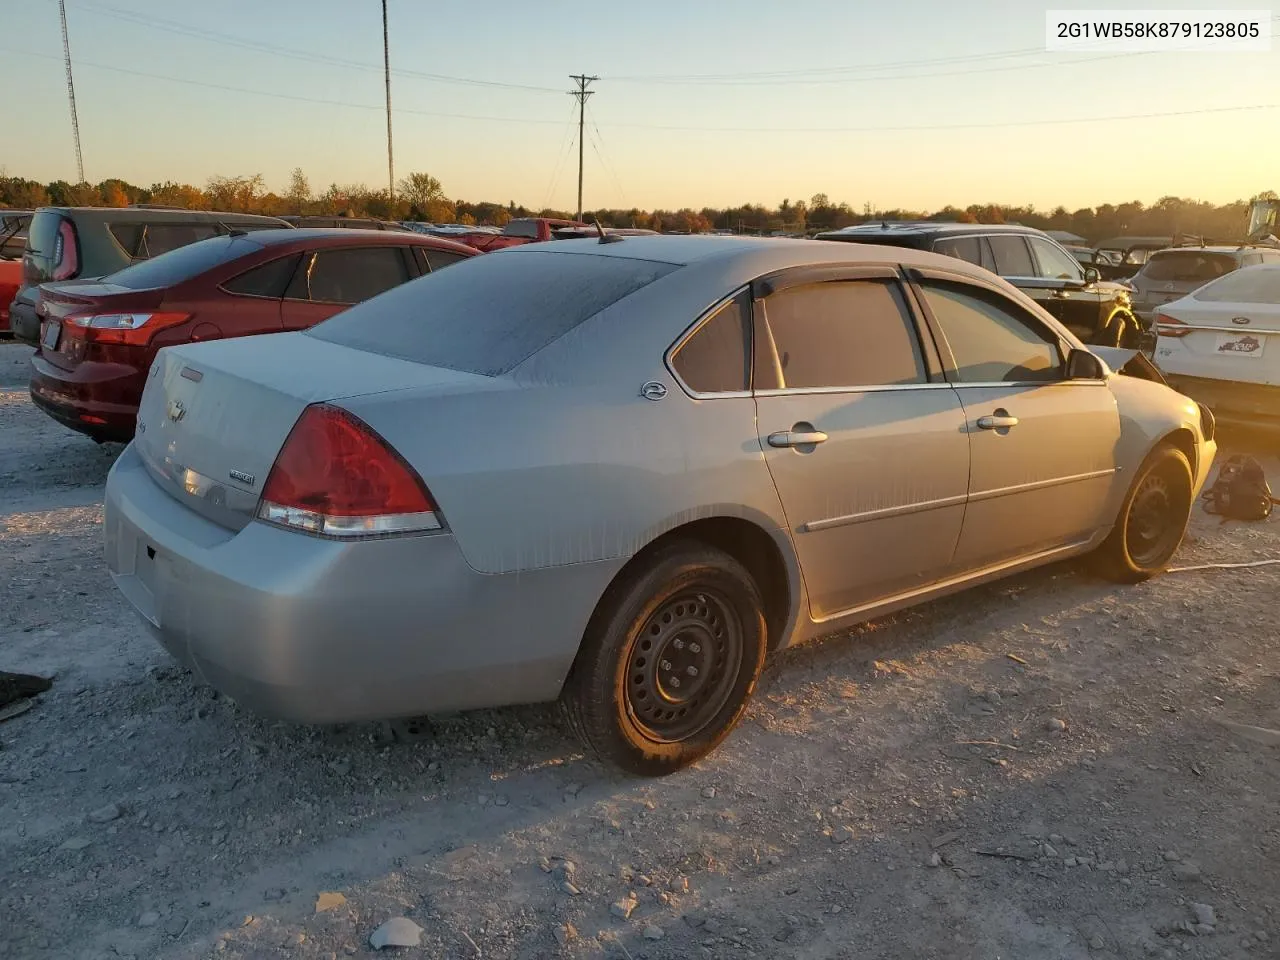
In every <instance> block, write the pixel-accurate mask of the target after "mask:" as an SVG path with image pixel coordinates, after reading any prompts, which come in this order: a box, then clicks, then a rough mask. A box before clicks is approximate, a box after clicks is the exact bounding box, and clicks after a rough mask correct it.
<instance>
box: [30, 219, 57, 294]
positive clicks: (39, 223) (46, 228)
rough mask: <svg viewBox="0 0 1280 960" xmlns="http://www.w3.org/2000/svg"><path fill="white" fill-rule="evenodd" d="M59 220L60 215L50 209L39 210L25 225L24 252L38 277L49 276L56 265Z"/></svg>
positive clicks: (45, 277)
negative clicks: (27, 224) (25, 240)
mask: <svg viewBox="0 0 1280 960" xmlns="http://www.w3.org/2000/svg"><path fill="white" fill-rule="evenodd" d="M61 222H62V217H61V216H60V215H58V214H57V213H54V212H53V211H52V210H40V211H37V212H36V215H35V216H34V217H32V218H31V224H30V226H28V227H27V246H26V251H25V253H26V257H27V259H28V260H30V261H31V265H32V267H34V268H35V272H36V275H37V276H38V277H41V278H44V279H47V278H49V277H51V276H52V275H53V269H54V267H56V266H57V264H56V263H55V262H54V252H55V251H56V249H57V246H58V224H60V223H61Z"/></svg>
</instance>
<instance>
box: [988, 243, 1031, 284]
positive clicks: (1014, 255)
mask: <svg viewBox="0 0 1280 960" xmlns="http://www.w3.org/2000/svg"><path fill="white" fill-rule="evenodd" d="M987 242H988V243H990V244H991V252H992V253H993V254H994V255H995V258H996V273H998V274H1000V276H1002V277H1034V276H1035V275H1036V268H1035V265H1034V264H1033V263H1032V262H1031V251H1030V250H1028V249H1027V241H1026V240H1025V239H1024V238H1023V237H1021V236H1019V235H1018V234H1016V233H1002V234H995V235H994V236H990V237H988V238H987Z"/></svg>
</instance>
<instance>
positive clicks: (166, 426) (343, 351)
mask: <svg viewBox="0 0 1280 960" xmlns="http://www.w3.org/2000/svg"><path fill="white" fill-rule="evenodd" d="M489 379H490V378H487V377H481V376H478V375H475V374H467V373H458V372H455V371H451V370H444V369H442V368H439V367H430V366H425V365H423V364H418V363H413V362H411V361H407V360H398V359H394V358H391V357H384V356H381V355H378V354H372V353H365V352H363V351H360V350H354V349H351V348H349V347H344V346H340V345H338V344H333V343H328V342H326V341H323V340H318V339H316V338H313V337H307V336H304V335H302V334H299V333H284V334H270V335H266V336H257V337H243V338H236V339H229V340H220V341H211V342H208V343H201V344H182V345H179V346H173V347H167V348H165V349H163V350H161V351H160V352H159V354H157V356H156V359H155V362H154V363H153V364H152V366H151V370H150V373H149V374H148V376H147V386H146V389H145V390H144V391H143V395H142V405H141V408H140V410H139V413H138V427H137V434H136V436H135V439H134V445H135V447H136V448H137V450H138V452H139V454H140V456H141V457H142V460H143V462H144V463H145V464H146V466H147V469H148V471H149V472H150V473H151V476H152V478H153V479H154V480H155V482H156V483H157V484H159V485H160V486H161V487H162V488H163V489H164V490H166V491H167V492H168V493H169V494H170V495H171V496H173V497H174V498H175V499H176V500H178V501H179V502H181V503H183V504H185V505H186V506H187V507H189V508H190V509H192V510H194V511H195V512H197V513H199V514H201V515H202V516H204V517H205V518H206V519H208V520H211V521H212V522H214V523H217V524H219V525H221V526H223V527H227V528H228V529H232V530H240V529H242V528H243V527H244V526H245V525H247V524H248V523H249V522H250V521H251V520H252V519H253V518H254V516H255V514H256V512H257V508H258V502H259V500H260V498H261V492H262V487H263V484H264V483H265V482H266V479H267V474H268V473H269V472H270V471H271V466H272V464H273V463H275V459H276V455H277V454H278V453H279V451H280V448H281V447H282V446H283V445H284V442H285V440H286V438H287V437H288V436H289V432H290V431H291V430H292V429H293V426H294V424H295V423H296V422H297V420H298V418H299V417H300V416H301V415H302V411H303V410H305V409H306V408H307V406H308V405H310V404H313V403H321V402H325V401H335V400H341V399H343V398H345V397H353V396H361V395H366V394H373V393H383V392H387V391H393V390H401V389H408V388H412V387H422V386H436V387H438V388H441V389H452V388H464V389H465V388H466V387H468V386H469V385H470V384H472V383H476V382H488V381H489Z"/></svg>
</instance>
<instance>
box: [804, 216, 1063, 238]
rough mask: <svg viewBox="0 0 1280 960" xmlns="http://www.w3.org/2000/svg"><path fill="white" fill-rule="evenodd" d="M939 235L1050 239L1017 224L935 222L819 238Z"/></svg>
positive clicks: (867, 227)
mask: <svg viewBox="0 0 1280 960" xmlns="http://www.w3.org/2000/svg"><path fill="white" fill-rule="evenodd" d="M937 233H1024V234H1032V235H1034V236H1037V237H1047V238H1048V237H1049V235H1048V234H1046V233H1045V232H1044V231H1043V230H1037V229H1036V228H1035V227H1026V226H1023V225H1022V224H1017V223H954V222H948V221H935V220H878V221H872V222H868V223H858V224H854V225H853V226H851V227H842V228H840V229H839V230H827V231H824V232H823V233H820V234H818V236H819V237H831V236H849V235H854V236H857V235H860V234H873V235H874V234H894V235H901V234H915V235H924V234H937ZM1049 239H1052V238H1049Z"/></svg>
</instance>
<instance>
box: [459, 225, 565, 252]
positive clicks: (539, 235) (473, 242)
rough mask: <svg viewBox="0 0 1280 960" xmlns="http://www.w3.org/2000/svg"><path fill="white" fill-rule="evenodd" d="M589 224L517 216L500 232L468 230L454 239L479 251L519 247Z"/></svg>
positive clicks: (554, 237)
mask: <svg viewBox="0 0 1280 960" xmlns="http://www.w3.org/2000/svg"><path fill="white" fill-rule="evenodd" d="M589 226H590V224H586V223H583V222H582V221H580V220H556V219H553V218H551V217H517V218H516V219H515V220H509V221H507V224H506V226H504V227H503V228H502V232H501V233H495V232H493V231H492V230H488V229H485V230H474V229H473V230H469V231H465V232H462V233H459V234H458V235H457V236H456V237H454V239H456V240H457V241H458V242H459V243H465V244H468V245H470V246H473V247H475V248H476V249H477V250H479V251H480V252H481V253H489V252H490V251H492V250H502V249H504V248H506V247H519V246H523V245H524V244H526V243H546V242H547V241H548V240H555V239H556V235H555V232H556V231H557V230H562V229H582V228H584V227H589Z"/></svg>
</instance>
